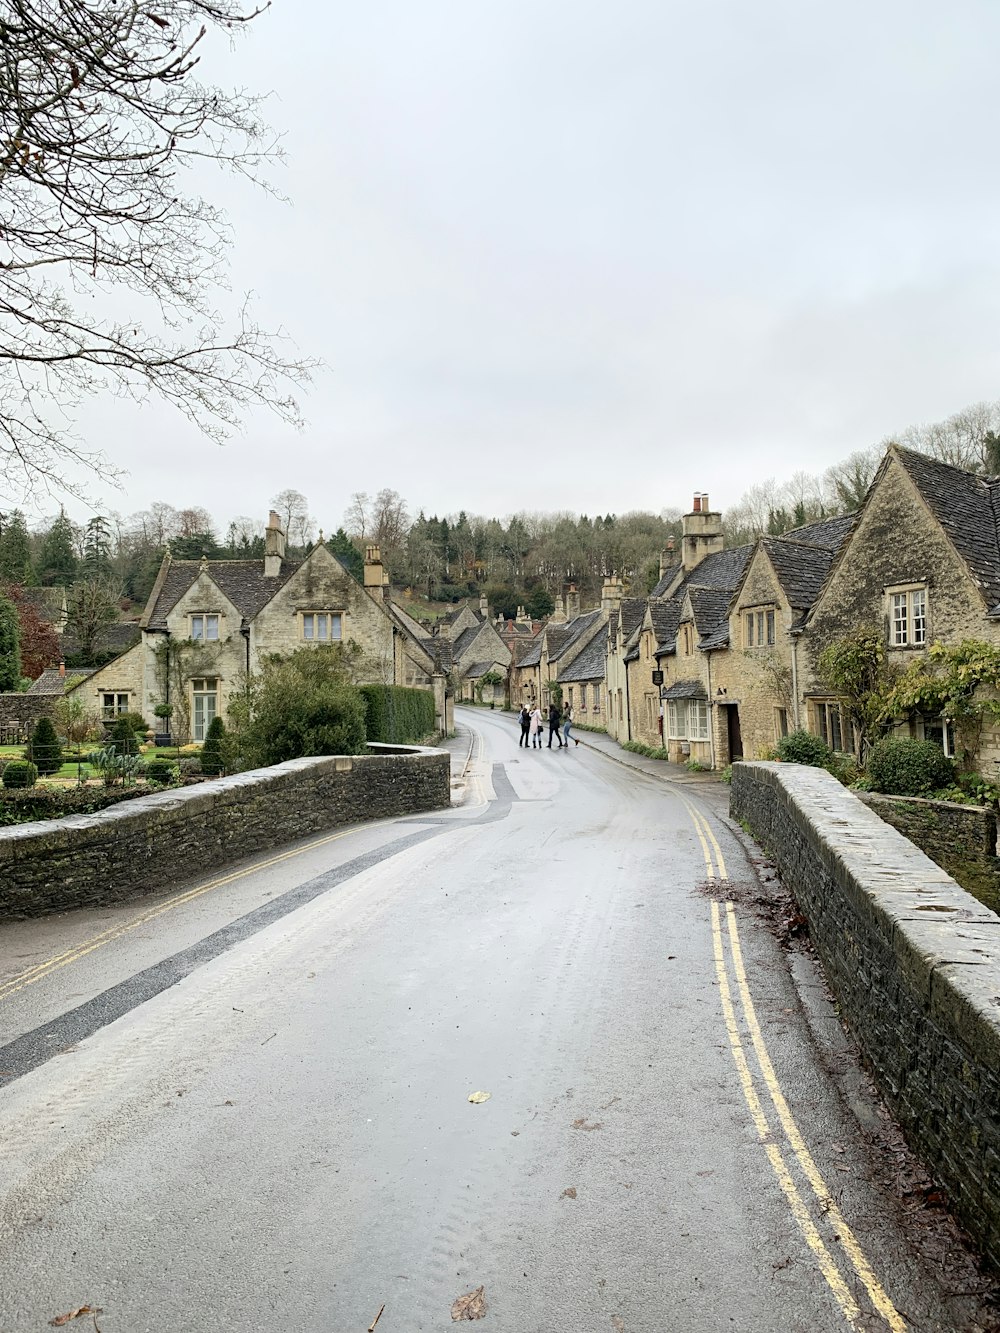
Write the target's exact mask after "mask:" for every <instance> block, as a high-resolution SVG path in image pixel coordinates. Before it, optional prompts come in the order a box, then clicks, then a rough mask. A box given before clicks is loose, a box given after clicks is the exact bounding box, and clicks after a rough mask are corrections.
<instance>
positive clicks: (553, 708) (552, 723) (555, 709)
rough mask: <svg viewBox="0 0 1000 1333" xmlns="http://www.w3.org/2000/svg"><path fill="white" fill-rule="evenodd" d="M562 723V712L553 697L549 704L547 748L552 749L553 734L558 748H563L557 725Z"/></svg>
mask: <svg viewBox="0 0 1000 1333" xmlns="http://www.w3.org/2000/svg"><path fill="white" fill-rule="evenodd" d="M561 724H562V712H561V710H560V708H559V705H558V704H557V703H556V701H555V700H554V699H553V701H552V702H551V703H550V704H549V749H550V750H551V749H552V737H553V736H555V738H556V740H557V741H558V742H559V748H560V750H561V749H562V748H563V741H562V737H561V736H560V735H559V727H560V726H561Z"/></svg>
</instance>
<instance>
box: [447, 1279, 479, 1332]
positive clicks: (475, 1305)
mask: <svg viewBox="0 0 1000 1333" xmlns="http://www.w3.org/2000/svg"><path fill="white" fill-rule="evenodd" d="M485 1314H486V1288H485V1287H477V1288H476V1289H475V1291H470V1292H469V1293H468V1295H466V1296H459V1298H458V1300H456V1301H455V1302H454V1304H453V1305H452V1307H451V1317H452V1319H453V1320H454V1322H455V1323H456V1324H457V1323H458V1322H459V1320H461V1319H482V1318H483V1316H484V1315H485Z"/></svg>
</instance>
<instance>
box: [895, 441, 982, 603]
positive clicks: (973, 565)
mask: <svg viewBox="0 0 1000 1333" xmlns="http://www.w3.org/2000/svg"><path fill="white" fill-rule="evenodd" d="M889 453H891V454H895V456H896V457H897V458H898V459H899V461H900V463H902V465H903V467H904V468H905V469H906V472H907V474H908V475H909V477H910V479H911V481H912V482H913V483H914V485H915V486H916V488H917V490H918V491H919V492H920V494H921V495H922V496H923V498H924V500H925V501H926V503H927V507H928V508H929V509H930V511H931V513H932V514H933V515H934V517H935V518H936V519H937V521H938V522H939V523H940V525H941V527H942V528H943V529H944V532H945V534H946V535H947V537H948V539H949V541H950V542H951V544H952V545H953V546H954V548H955V550H956V551H957V552H958V554H959V555H960V556H961V557H962V559H963V560H964V561H965V563H966V565H967V566H968V569H969V573H970V574H971V575H972V578H973V580H974V582H975V583H976V585H977V586H978V587H979V589H980V591H981V593H982V595H983V598H984V600H985V601H986V603H987V605H988V606H989V607H991V608H992V607H993V606H995V605H996V603H997V602H998V601H1000V539H998V535H997V510H998V507H1000V479H998V478H996V477H977V476H976V475H975V474H974V473H972V472H966V471H964V470H963V469H962V468H958V467H952V466H951V464H949V463H940V462H938V460H937V459H936V458H929V457H928V456H927V455H926V454H921V453H917V452H915V451H914V450H913V449H904V448H902V447H901V446H900V445H898V444H893V445H890V447H889Z"/></svg>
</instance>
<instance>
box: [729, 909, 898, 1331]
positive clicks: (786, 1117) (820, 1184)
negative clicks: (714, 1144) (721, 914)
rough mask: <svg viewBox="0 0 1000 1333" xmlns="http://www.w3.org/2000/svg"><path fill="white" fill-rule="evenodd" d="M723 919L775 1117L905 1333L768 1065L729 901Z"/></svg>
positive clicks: (864, 1274) (887, 1315) (883, 1305)
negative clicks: (776, 1114)
mask: <svg viewBox="0 0 1000 1333" xmlns="http://www.w3.org/2000/svg"><path fill="white" fill-rule="evenodd" d="M712 908H713V917H717V916H718V904H717V903H713V904H712ZM726 918H727V922H726V923H727V925H728V927H729V941H730V947H731V950H732V956H733V970H734V971H735V973H736V984H737V986H738V988H739V992H740V998H741V1000H742V1002H743V1011H744V1014H745V1015H746V1021H747V1027H748V1028H749V1030H750V1039H751V1041H752V1042H753V1047H754V1051H755V1053H756V1056H757V1063H758V1064H759V1065H760V1072H761V1074H762V1075H763V1078H764V1083H765V1084H766V1086H767V1090H768V1093H769V1094H770V1097H771V1101H772V1102H773V1103H774V1109H775V1110H776V1111H777V1113H778V1119H779V1120H780V1121H781V1125H782V1128H783V1129H784V1131H785V1136H786V1138H787V1139H788V1142H789V1144H790V1146H791V1149H792V1151H793V1152H794V1154H795V1156H796V1158H797V1159H798V1162H799V1165H800V1166H801V1167H802V1171H803V1173H804V1174H805V1177H806V1179H807V1180H808V1181H809V1184H810V1185H811V1186H812V1190H813V1193H814V1194H815V1195H816V1198H817V1199H818V1200H819V1203H820V1206H821V1207H822V1209H823V1211H824V1212H825V1213H826V1215H827V1216H828V1217H829V1219H830V1223H831V1225H832V1226H833V1227H834V1229H835V1231H836V1232H837V1238H838V1240H839V1241H840V1244H841V1245H842V1246H843V1248H844V1251H845V1253H846V1254H847V1257H848V1258H849V1259H850V1261H851V1265H852V1266H853V1268H854V1271H855V1272H856V1273H857V1275H858V1277H859V1278H860V1279H861V1281H862V1283H863V1284H864V1287H865V1290H866V1291H867V1292H868V1295H869V1297H870V1298H871V1302H872V1304H873V1305H874V1306H875V1309H876V1310H878V1312H879V1314H880V1315H881V1316H882V1318H883V1319H884V1320H885V1322H886V1323H887V1324H888V1325H889V1327H890V1328H891V1329H892V1331H893V1333H906V1328H907V1325H906V1322H905V1320H904V1319H903V1318H902V1316H901V1315H900V1314H899V1312H898V1311H897V1309H896V1308H895V1306H894V1305H893V1303H892V1301H891V1300H890V1299H889V1297H888V1296H887V1295H886V1292H885V1290H884V1289H883V1287H882V1285H881V1283H880V1282H879V1280H878V1278H877V1277H876V1276H875V1274H874V1272H873V1271H872V1269H871V1266H870V1264H869V1263H868V1260H867V1259H866V1258H865V1256H864V1254H863V1252H862V1250H861V1246H860V1245H859V1244H858V1241H857V1239H856V1237H855V1235H854V1233H853V1232H852V1231H851V1229H850V1227H849V1226H848V1225H847V1223H846V1222H845V1221H844V1216H843V1214H842V1213H841V1211H840V1209H839V1208H838V1207H837V1205H836V1203H835V1202H834V1200H833V1198H832V1197H831V1194H830V1191H829V1190H828V1189H827V1187H826V1184H825V1183H824V1181H823V1177H822V1176H821V1175H820V1173H819V1169H818V1167H817V1166H816V1163H815V1162H814V1161H813V1158H812V1155H811V1153H810V1152H809V1149H808V1148H807V1147H806V1144H805V1140H804V1139H803V1138H802V1135H801V1133H800V1132H799V1127H798V1125H796V1123H795V1120H794V1118H793V1116H792V1113H791V1111H790V1110H789V1108H788V1103H787V1102H786V1101H785V1097H784V1094H783V1092H782V1091H781V1085H780V1084H779V1083H778V1080H777V1078H776V1076H775V1073H774V1066H773V1065H772V1064H771V1057H770V1055H769V1054H768V1051H767V1047H766V1045H765V1043H764V1037H763V1034H762V1032H761V1030H760V1024H759V1023H758V1021H757V1011H756V1010H755V1008H754V1003H753V999H752V997H751V995H750V987H749V985H748V983H747V976H746V969H745V968H744V966H743V950H742V948H741V947H740V938H739V931H738V929H737V925H736V914H735V912H734V911H733V905H732V903H726Z"/></svg>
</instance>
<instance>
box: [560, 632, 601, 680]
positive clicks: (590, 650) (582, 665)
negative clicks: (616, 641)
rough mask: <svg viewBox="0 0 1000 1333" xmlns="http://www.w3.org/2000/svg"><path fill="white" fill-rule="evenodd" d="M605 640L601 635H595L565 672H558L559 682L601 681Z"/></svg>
mask: <svg viewBox="0 0 1000 1333" xmlns="http://www.w3.org/2000/svg"><path fill="white" fill-rule="evenodd" d="M605 645H606V640H605V636H604V635H603V634H595V635H594V637H593V638H592V639H591V641H590V643H588V644H587V646H586V647H585V648H583V649H582V650H581V651H580V652H579V653H577V655H576V658H575V660H574V661H573V662H571V663H570V665H569V666H568V667H567V668H566V670H565V671H560V673H559V679H560V681H564V680H565V681H575V680H603V679H604V666H605Z"/></svg>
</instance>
